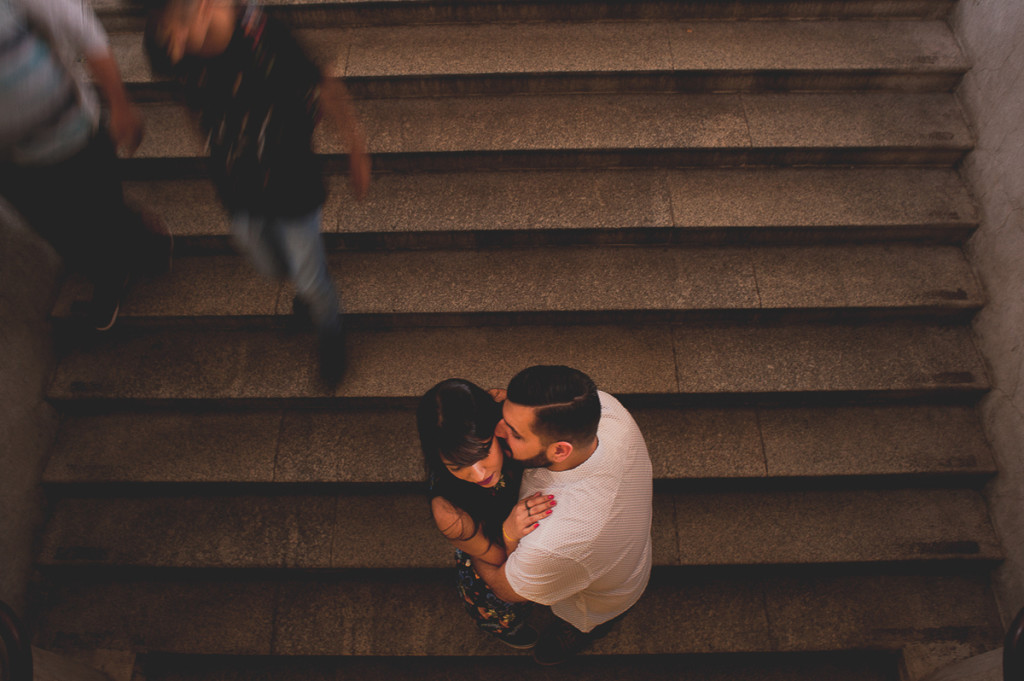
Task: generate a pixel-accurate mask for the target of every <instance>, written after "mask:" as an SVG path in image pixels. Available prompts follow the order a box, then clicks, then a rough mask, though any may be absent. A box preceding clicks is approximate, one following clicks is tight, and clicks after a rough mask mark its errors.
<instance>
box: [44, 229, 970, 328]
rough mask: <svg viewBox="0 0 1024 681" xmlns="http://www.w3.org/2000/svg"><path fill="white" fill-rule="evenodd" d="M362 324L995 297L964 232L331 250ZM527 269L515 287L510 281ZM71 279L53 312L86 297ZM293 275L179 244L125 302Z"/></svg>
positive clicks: (930, 309) (232, 308) (221, 302)
mask: <svg viewBox="0 0 1024 681" xmlns="http://www.w3.org/2000/svg"><path fill="white" fill-rule="evenodd" d="M329 265H330V270H331V272H332V274H333V276H334V278H335V282H336V283H337V285H338V286H339V289H340V291H341V295H342V299H343V301H344V305H345V309H346V311H347V313H349V314H350V315H352V317H351V318H350V323H351V324H352V327H350V328H355V327H357V326H367V327H369V326H375V327H380V326H387V327H398V326H403V325H404V326H419V325H428V324H429V325H434V326H437V325H465V324H466V323H467V321H472V322H473V323H475V324H488V323H489V324H500V325H507V324H509V323H510V321H511V320H513V319H515V320H519V321H520V323H524V324H527V323H531V322H532V323H536V322H545V321H547V322H554V323H571V322H581V323H586V322H590V323H593V322H603V323H616V322H635V321H659V320H660V321H682V320H684V319H687V320H692V319H696V318H714V317H719V318H721V317H723V316H724V317H727V318H730V317H736V316H737V315H742V316H744V317H746V318H750V317H753V316H759V317H765V316H768V317H770V316H777V315H780V314H786V315H787V316H788V318H792V317H793V316H794V315H799V314H801V313H802V312H803V313H804V314H805V315H806V316H810V317H815V318H822V317H827V318H830V319H832V318H842V317H851V316H858V317H867V318H873V319H879V318H885V317H893V316H897V315H898V316H900V317H904V318H905V317H907V316H910V315H915V316H927V317H928V318H932V319H940V318H945V319H961V320H963V319H967V318H969V316H970V315H971V314H973V313H974V312H975V311H977V310H978V309H980V308H981V306H982V304H983V302H984V298H983V293H982V291H981V288H980V286H979V285H978V283H977V281H976V280H975V278H974V275H973V273H972V271H971V268H970V265H969V264H968V263H967V260H966V258H965V257H964V255H963V253H962V252H961V251H960V249H959V247H956V246H918V245H911V244H898V245H897V244H891V245H878V246H870V245H864V246H854V245H841V246H827V245H821V246H810V247H795V246H794V247H760V248H750V247H719V248H682V247H675V246H630V247H622V246H572V247H551V248H546V249H515V248H509V249H494V250H486V251H485V250H479V251H470V250H458V251H405V252H396V251H391V252H382V251H378V252H346V253H336V254H334V255H332V256H330V263H329ZM513 281H515V282H519V284H518V285H517V286H515V287H510V286H508V282H513ZM90 291H91V287H89V286H88V284H87V282H85V280H84V279H78V280H77V282H76V284H73V285H68V286H66V287H65V290H64V291H63V294H62V296H61V300H60V301H59V302H58V305H57V308H56V311H55V315H56V316H66V315H67V314H69V313H70V310H71V306H72V301H74V300H88V299H89V297H90V295H91V292H90ZM294 295H295V290H294V287H293V286H292V285H290V284H287V285H283V284H280V283H279V282H277V281H276V280H271V279H268V278H265V277H262V276H261V275H260V274H259V273H258V272H256V270H255V269H254V268H252V267H251V266H250V265H249V264H248V263H247V262H245V260H244V259H243V258H242V257H240V256H205V257H191V258H178V259H177V261H176V262H175V264H174V270H173V272H172V274H171V275H169V276H163V277H160V278H158V279H150V280H142V281H139V282H137V283H136V284H134V285H133V288H132V290H131V291H130V293H129V294H128V296H127V297H126V299H125V301H124V303H123V304H122V305H121V312H120V318H121V320H122V323H123V322H125V321H128V320H139V321H146V320H151V321H159V322H160V323H164V324H168V323H173V322H174V321H175V320H180V319H181V318H185V317H191V318H201V317H206V318H212V317H215V318H220V319H224V318H244V317H267V316H274V315H277V316H278V317H287V316H288V315H291V314H292V300H293V297H294Z"/></svg>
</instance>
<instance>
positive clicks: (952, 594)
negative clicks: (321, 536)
mask: <svg viewBox="0 0 1024 681" xmlns="http://www.w3.org/2000/svg"><path fill="white" fill-rule="evenodd" d="M452 580H453V575H452V573H451V572H449V571H448V570H441V571H436V572H429V573H426V572H421V573H418V574H417V575H416V576H415V577H413V578H411V579H408V580H396V579H395V578H394V577H393V576H391V575H388V574H379V573H378V574H377V575H370V574H366V575H362V576H356V575H352V576H346V575H345V574H344V573H334V574H321V575H312V576H307V577H305V578H299V579H291V580H287V581H272V582H268V581H262V580H259V579H252V580H240V579H237V577H235V578H232V577H231V576H230V575H224V576H217V573H214V574H212V575H211V574H202V575H196V576H195V577H193V578H192V579H190V580H166V581H162V580H156V579H154V580H152V581H138V580H127V579H123V578H122V579H108V580H101V581H91V580H83V581H80V582H78V583H67V584H55V585H54V590H53V597H54V598H55V601H56V603H57V605H56V607H55V608H54V609H52V610H50V611H49V612H48V613H47V615H46V618H45V620H44V621H42V622H41V627H40V633H39V637H38V638H39V641H38V645H45V644H46V642H47V641H51V640H64V641H65V642H67V643H70V642H72V641H74V640H75V638H76V637H77V638H78V639H79V640H81V639H82V638H86V640H88V641H90V642H95V645H98V646H103V647H107V648H111V649H117V648H118V647H122V648H123V647H124V646H126V645H129V644H134V645H135V646H137V647H140V648H143V649H149V650H162V651H167V652H182V653H204V654H243V655H266V654H270V653H276V654H279V655H471V656H480V655H500V656H506V655H514V654H515V653H513V652H512V651H510V649H508V648H506V647H505V646H503V645H501V644H500V643H498V642H496V641H491V640H488V639H487V638H485V637H484V635H483V634H481V633H479V632H478V631H477V630H476V628H475V627H474V625H473V624H472V623H471V621H470V620H469V618H468V617H467V616H466V615H465V613H464V612H463V610H462V607H461V605H460V604H459V600H458V598H457V596H456V595H455V589H454V586H453V584H452ZM985 581H986V580H985V578H984V577H980V576H970V575H962V576H941V575H939V576H931V577H929V576H899V575H894V576H887V575H877V576H855V575H842V574H840V575H832V576H822V577H817V578H807V577H801V576H794V577H791V578H786V577H775V576H770V575H762V576H750V575H747V576H743V575H739V576H735V577H730V576H728V575H722V576H718V577H711V576H708V575H703V574H691V573H689V572H685V571H684V572H676V571H667V572H656V573H655V575H654V576H653V577H652V581H651V585H650V587H649V588H648V591H647V593H646V594H645V595H644V597H643V598H642V599H641V600H640V602H639V603H638V604H637V606H636V608H635V610H634V611H633V612H632V613H631V614H630V616H628V617H627V618H626V619H624V620H623V621H622V623H621V624H620V626H619V627H618V628H617V629H616V630H615V631H614V632H613V633H612V634H611V635H609V636H608V637H607V638H605V639H603V640H602V641H601V642H599V643H598V644H597V645H596V646H595V647H594V649H593V652H592V654H596V655H602V656H603V655H609V654H615V653H630V654H686V653H726V652H767V651H776V650H778V651H818V650H823V649H829V650H857V649H860V650H863V649H866V648H867V649H877V650H896V649H899V648H900V647H901V646H903V645H905V644H906V643H908V642H912V641H917V642H923V641H931V640H948V639H949V638H950V637H951V636H952V637H955V638H957V639H963V640H968V641H975V642H981V643H983V644H987V645H990V646H992V647H994V646H997V645H998V642H999V640H1000V639H1001V637H1002V634H1001V629H1000V627H999V622H998V617H997V615H996V613H995V611H994V608H993V607H992V606H991V605H988V603H989V602H990V601H989V592H988V589H987V586H986V584H985ZM766 608H767V610H766ZM157 612H159V613H162V616H161V617H151V616H147V615H148V614H151V613H157ZM537 615H538V616H541V615H543V613H537Z"/></svg>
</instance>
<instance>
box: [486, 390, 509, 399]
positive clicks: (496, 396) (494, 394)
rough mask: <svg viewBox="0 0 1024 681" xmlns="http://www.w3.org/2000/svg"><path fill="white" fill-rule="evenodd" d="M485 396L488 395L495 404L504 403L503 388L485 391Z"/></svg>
mask: <svg viewBox="0 0 1024 681" xmlns="http://www.w3.org/2000/svg"><path fill="white" fill-rule="evenodd" d="M487 394H488V395H490V396H491V397H492V398H493V399H494V401H495V402H504V401H505V390H504V389H503V388H491V389H490V390H488V391H487Z"/></svg>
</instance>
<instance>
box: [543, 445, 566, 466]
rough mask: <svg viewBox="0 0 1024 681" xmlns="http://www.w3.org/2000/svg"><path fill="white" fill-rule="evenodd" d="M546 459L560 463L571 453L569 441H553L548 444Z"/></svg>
mask: <svg viewBox="0 0 1024 681" xmlns="http://www.w3.org/2000/svg"><path fill="white" fill-rule="evenodd" d="M547 454H548V460H549V461H550V462H551V463H562V462H563V461H565V460H566V459H568V458H569V455H570V454H572V443H571V442H553V443H551V444H550V445H548V451H547Z"/></svg>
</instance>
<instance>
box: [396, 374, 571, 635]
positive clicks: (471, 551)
mask: <svg viewBox="0 0 1024 681" xmlns="http://www.w3.org/2000/svg"><path fill="white" fill-rule="evenodd" d="M500 420H501V404H500V403H499V402H496V401H495V400H494V398H493V397H492V396H491V395H490V394H489V393H488V392H487V391H485V390H483V389H482V388H480V387H478V386H476V385H474V384H473V383H470V382H469V381H465V380H462V379H458V378H452V379H448V380H446V381H442V382H441V383H438V384H437V385H435V386H434V387H433V388H431V389H430V390H428V391H427V393H426V394H425V395H424V396H423V397H422V399H421V400H420V404H419V408H418V409H417V413H416V421H417V426H418V428H419V434H420V446H421V447H422V448H423V457H424V460H425V463H426V467H427V475H428V478H429V485H430V495H431V502H430V505H431V510H432V512H433V515H434V522H435V523H436V524H437V529H438V530H440V531H441V533H442V534H443V535H444V536H445V537H446V538H447V539H448V541H449V542H451V544H452V545H453V546H454V547H455V561H456V566H457V568H458V589H459V593H460V595H461V596H462V599H463V605H464V606H465V608H466V612H468V613H469V615H470V616H471V617H472V618H473V619H475V620H476V622H477V626H479V627H480V628H481V629H482V630H484V631H486V632H487V633H489V634H491V635H493V636H495V637H496V638H497V639H499V640H500V641H502V642H503V643H505V644H507V645H509V646H512V647H513V648H519V649H526V648H531V647H533V646H534V645H535V644H536V642H537V632H536V631H535V630H534V629H533V628H532V627H530V626H529V625H527V624H526V616H527V615H528V614H529V608H530V606H531V605H532V604H531V603H507V602H505V601H503V600H501V599H500V598H498V597H497V596H495V595H494V594H493V593H492V592H491V590H490V588H489V587H488V586H487V584H486V583H485V582H484V581H483V579H481V578H480V575H478V574H477V572H476V570H475V569H474V568H473V561H474V560H477V561H483V562H486V563H490V564H492V565H500V564H501V563H503V562H504V561H505V558H506V557H507V556H508V554H510V553H511V552H512V551H514V550H515V548H516V546H518V545H519V540H520V539H522V538H523V537H525V536H526V535H527V534H529V533H531V532H533V531H534V530H535V529H537V527H539V523H540V521H541V520H542V519H543V518H546V517H547V516H548V515H550V514H551V511H552V508H553V507H554V506H555V500H554V497H552V496H550V495H542V494H541V493H539V492H538V493H537V494H534V495H533V496H530V497H528V498H526V499H523V500H522V501H519V483H520V481H521V479H522V474H523V469H522V467H521V466H520V465H519V464H518V463H516V462H515V461H512V460H511V459H506V458H505V456H504V454H503V452H502V449H501V447H500V445H499V442H498V440H497V439H496V438H495V437H494V428H495V426H497V424H498V421H500Z"/></svg>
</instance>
